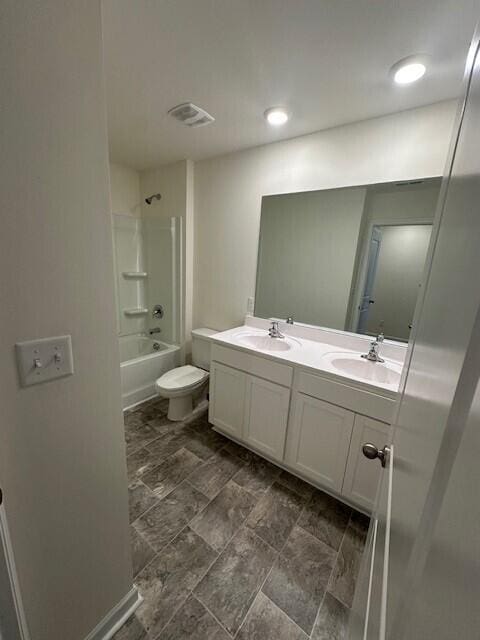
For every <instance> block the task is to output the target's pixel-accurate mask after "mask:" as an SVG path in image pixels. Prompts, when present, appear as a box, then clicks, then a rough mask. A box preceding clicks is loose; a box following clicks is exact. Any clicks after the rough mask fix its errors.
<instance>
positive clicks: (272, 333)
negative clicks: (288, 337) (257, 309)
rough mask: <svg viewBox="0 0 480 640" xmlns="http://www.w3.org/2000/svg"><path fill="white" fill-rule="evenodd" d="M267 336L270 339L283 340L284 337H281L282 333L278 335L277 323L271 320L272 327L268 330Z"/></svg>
mask: <svg viewBox="0 0 480 640" xmlns="http://www.w3.org/2000/svg"><path fill="white" fill-rule="evenodd" d="M268 335H269V336H270V338H284V337H285V336H284V335H283V333H280V331H279V329H278V321H277V320H272V326H271V327H270V329H269V330H268Z"/></svg>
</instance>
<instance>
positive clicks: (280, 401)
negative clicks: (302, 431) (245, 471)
mask: <svg viewBox="0 0 480 640" xmlns="http://www.w3.org/2000/svg"><path fill="white" fill-rule="evenodd" d="M289 404H290V389H287V388H286V387H282V386H281V385H279V384H274V383H273V382H268V381H267V380H262V379H261V378H256V377H255V376H250V375H247V384H246V395H245V422H244V428H243V437H244V440H245V441H246V442H248V443H249V444H251V445H252V447H254V448H255V449H258V451H262V452H263V453H265V454H266V455H267V456H269V457H270V458H274V459H275V460H283V451H284V449H285V436H286V433H287V422H288V407H289Z"/></svg>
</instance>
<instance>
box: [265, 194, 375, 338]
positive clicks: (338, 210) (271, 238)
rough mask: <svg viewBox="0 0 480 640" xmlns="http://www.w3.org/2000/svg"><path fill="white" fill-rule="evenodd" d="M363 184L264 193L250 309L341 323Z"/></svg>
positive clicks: (269, 314) (329, 324) (320, 322)
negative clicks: (253, 305) (253, 304)
mask: <svg viewBox="0 0 480 640" xmlns="http://www.w3.org/2000/svg"><path fill="white" fill-rule="evenodd" d="M365 194H366V189H365V188H359V189H333V190H326V191H310V192H305V193H291V194H284V195H278V196H268V197H265V198H263V202H262V216H261V221H260V244H259V253H258V273H257V288H256V293H255V315H256V316H258V317H260V318H269V317H272V316H273V317H279V318H286V317H288V316H291V315H293V316H295V319H296V320H297V321H298V322H306V323H309V324H315V325H320V326H326V327H332V328H334V329H342V330H343V329H344V328H345V317H346V313H347V306H348V300H349V295H350V288H351V283H352V273H353V265H354V262H355V255H356V252H357V243H358V235H359V229H360V222H361V219H362V214H363V207H364V202H365Z"/></svg>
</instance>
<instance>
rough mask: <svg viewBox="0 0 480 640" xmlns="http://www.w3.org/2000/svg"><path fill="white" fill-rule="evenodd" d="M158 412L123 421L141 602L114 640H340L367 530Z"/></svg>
mask: <svg viewBox="0 0 480 640" xmlns="http://www.w3.org/2000/svg"><path fill="white" fill-rule="evenodd" d="M167 409H168V400H163V399H157V398H156V399H154V400H153V401H150V402H148V403H146V404H145V405H142V406H141V407H140V408H138V409H136V410H134V411H129V412H127V413H125V416H124V417H125V423H126V427H125V430H126V433H127V440H128V444H127V449H128V452H129V453H130V455H129V456H128V458H127V469H128V477H129V481H130V483H131V484H130V487H129V498H130V509H131V517H132V518H136V520H134V522H133V524H132V560H133V569H134V572H135V574H136V582H138V583H139V584H140V591H141V592H142V593H143V595H144V596H145V597H146V600H145V602H144V603H143V605H142V606H141V608H140V609H139V612H138V616H137V615H134V616H132V617H131V618H130V620H129V621H128V622H127V623H126V624H125V625H124V626H123V627H122V629H120V630H119V631H118V632H117V634H116V635H115V636H114V638H115V640H183V639H186V638H192V640H207V639H208V640H229V639H230V640H231V638H232V635H234V634H235V633H236V632H237V631H238V629H239V627H241V628H240V630H239V631H238V634H237V636H236V640H247V639H248V640H260V639H261V640H287V639H288V640H305V639H306V638H307V637H308V633H310V631H311V629H312V626H313V622H315V624H314V626H313V632H312V636H311V638H312V640H345V638H346V635H345V634H346V626H347V622H346V621H347V615H348V606H349V605H350V603H351V600H352V597H353V590H354V587H355V581H356V578H357V573H358V568H359V565H360V560H361V555H362V553H363V547H364V542H365V539H366V534H367V529H368V524H369V520H368V518H367V517H366V516H364V515H362V514H360V513H358V512H356V511H355V510H352V509H350V508H349V507H346V506H344V505H342V503H340V502H338V501H337V500H335V499H334V498H331V497H330V496H328V495H327V494H324V493H322V492H321V491H318V490H317V489H315V488H313V487H312V486H310V485H309V484H308V483H306V482H303V481H302V480H300V479H299V478H297V477H295V476H294V475H292V474H290V473H288V472H286V471H282V470H281V469H279V468H278V467H276V466H275V465H273V464H271V463H269V462H267V461H266V460H263V459H262V458H261V457H259V456H258V455H257V454H255V453H253V452H252V451H249V450H248V449H246V448H245V447H242V446H241V445H238V444H236V443H234V442H231V441H229V440H228V439H226V438H224V436H222V435H220V434H218V433H217V432H215V431H214V430H212V429H211V426H210V425H209V424H208V417H207V414H206V413H205V414H202V415H197V416H195V417H194V418H192V420H190V421H186V422H185V423H183V422H180V423H177V422H171V421H169V420H168V418H167V417H166V412H167ZM187 474H188V475H187ZM186 476H187V477H186ZM145 477H146V480H147V482H149V484H150V485H151V486H154V487H156V489H157V490H158V492H159V495H160V496H163V497H161V498H160V497H156V496H153V501H152V490H151V488H150V487H147V485H146V484H145V483H144V482H143V480H144V479H145ZM185 477H186V479H184V478H185ZM140 479H142V481H141V482H139V480H140ZM182 480H183V481H182ZM177 483H180V484H177ZM173 487H175V488H173ZM172 489H173V490H172ZM168 491H171V493H168V495H165V494H166V493H167V492H168ZM152 504H153V506H152ZM145 509H147V510H146V511H145ZM299 514H300V516H299ZM295 522H296V524H295ZM289 532H290V535H289ZM232 536H233V537H232ZM287 536H288V538H287ZM285 540H286V542H285ZM323 543H326V544H323ZM327 545H328V546H327ZM274 547H275V548H274ZM275 549H281V552H280V555H278V552H277V551H275ZM338 549H340V551H339V552H338V553H337V551H338ZM218 553H220V555H217V554H218ZM332 567H333V568H332ZM329 577H330V579H329V582H328V584H327V580H328V578H329ZM265 580H266V581H265ZM262 585H263V589H262ZM325 588H326V589H327V591H326V593H325ZM260 589H261V591H260V592H259V590H260ZM192 590H193V591H194V594H193V595H192ZM322 598H323V600H322ZM320 602H321V603H322V604H321V606H320V609H319V605H320ZM315 616H316V621H315V620H314V618H315ZM312 620H313V622H312ZM300 625H301V626H303V629H302V628H301V626H300ZM227 631H228V632H229V633H227ZM230 634H232V635H230Z"/></svg>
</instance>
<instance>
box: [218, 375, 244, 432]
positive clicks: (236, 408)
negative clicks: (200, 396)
mask: <svg viewBox="0 0 480 640" xmlns="http://www.w3.org/2000/svg"><path fill="white" fill-rule="evenodd" d="M245 382H246V375H245V373H243V371H238V370H237V369H232V367H226V366H225V365H223V364H219V363H218V362H213V363H212V366H211V368H210V405H209V419H210V422H212V423H213V424H215V425H216V426H217V427H220V428H221V429H222V430H223V431H224V432H225V433H226V434H230V435H232V436H233V437H234V438H241V437H242V432H243V421H244V415H245V386H246V385H245Z"/></svg>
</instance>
